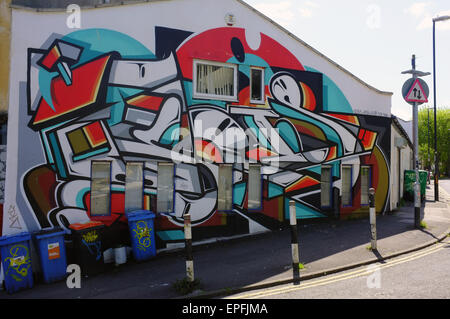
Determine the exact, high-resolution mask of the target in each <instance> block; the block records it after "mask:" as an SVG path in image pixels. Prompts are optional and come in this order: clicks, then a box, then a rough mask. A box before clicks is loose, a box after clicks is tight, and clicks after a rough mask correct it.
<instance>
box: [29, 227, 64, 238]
mask: <svg viewBox="0 0 450 319" xmlns="http://www.w3.org/2000/svg"><path fill="white" fill-rule="evenodd" d="M65 233H66V232H65V231H64V230H63V229H62V228H61V227H55V228H52V229H43V230H41V231H38V232H37V233H35V234H34V235H35V236H36V238H37V239H43V238H50V237H56V236H61V235H64V234H65Z"/></svg>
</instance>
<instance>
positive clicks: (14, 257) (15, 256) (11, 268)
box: [5, 244, 31, 281]
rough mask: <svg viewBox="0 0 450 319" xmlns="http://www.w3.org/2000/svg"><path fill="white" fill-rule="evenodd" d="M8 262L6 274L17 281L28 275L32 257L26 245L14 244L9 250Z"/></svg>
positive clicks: (6, 259) (6, 260)
mask: <svg viewBox="0 0 450 319" xmlns="http://www.w3.org/2000/svg"><path fill="white" fill-rule="evenodd" d="M5 262H6V263H7V265H8V266H7V267H6V272H5V275H6V276H9V277H11V278H13V279H14V280H15V281H22V280H24V279H25V278H26V277H27V276H28V271H29V269H30V267H31V259H30V254H29V251H28V248H27V247H26V246H24V245H20V244H19V245H14V246H12V247H11V249H10V250H9V256H8V257H6V258H5Z"/></svg>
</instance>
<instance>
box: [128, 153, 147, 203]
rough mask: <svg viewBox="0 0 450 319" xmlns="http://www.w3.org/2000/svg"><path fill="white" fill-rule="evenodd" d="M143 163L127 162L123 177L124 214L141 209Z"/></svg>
mask: <svg viewBox="0 0 450 319" xmlns="http://www.w3.org/2000/svg"><path fill="white" fill-rule="evenodd" d="M143 185H144V163H134V162H129V163H127V166H126V177H125V212H129V211H133V210H138V209H142V203H143V191H144V189H143Z"/></svg>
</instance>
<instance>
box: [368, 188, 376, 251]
mask: <svg viewBox="0 0 450 319" xmlns="http://www.w3.org/2000/svg"><path fill="white" fill-rule="evenodd" d="M369 220H370V233H371V240H370V244H371V247H372V250H376V249H377V215H376V211H375V189H374V188H370V189H369Z"/></svg>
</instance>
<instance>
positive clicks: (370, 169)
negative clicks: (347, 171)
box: [360, 165, 372, 206]
mask: <svg viewBox="0 0 450 319" xmlns="http://www.w3.org/2000/svg"><path fill="white" fill-rule="evenodd" d="M363 168H367V169H368V170H369V177H368V178H369V179H368V181H367V188H368V190H369V189H370V188H371V187H372V166H371V165H361V168H360V170H361V172H362V170H363ZM360 187H361V195H360V196H361V198H360V203H361V206H369V195H367V204H363V203H362V174H361V185H360Z"/></svg>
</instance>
